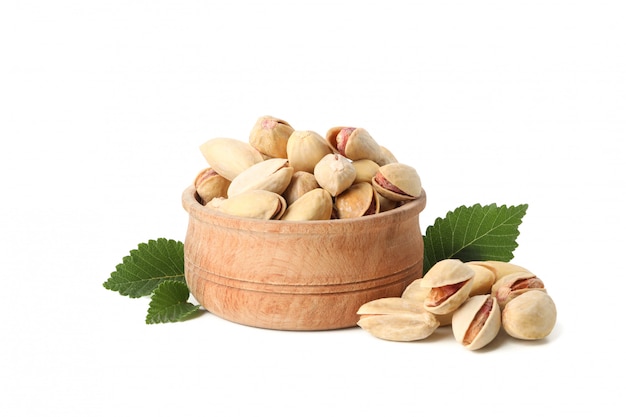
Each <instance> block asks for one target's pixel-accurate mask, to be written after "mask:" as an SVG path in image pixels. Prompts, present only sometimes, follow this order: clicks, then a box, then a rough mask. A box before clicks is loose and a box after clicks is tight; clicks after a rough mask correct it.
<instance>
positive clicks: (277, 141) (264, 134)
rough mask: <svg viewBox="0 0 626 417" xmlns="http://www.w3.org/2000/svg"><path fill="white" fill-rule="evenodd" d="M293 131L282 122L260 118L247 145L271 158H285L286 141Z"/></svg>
mask: <svg viewBox="0 0 626 417" xmlns="http://www.w3.org/2000/svg"><path fill="white" fill-rule="evenodd" d="M293 131H294V129H293V127H291V125H290V124H289V123H287V122H286V121H284V120H281V119H278V118H276V117H272V116H262V117H259V118H258V119H257V121H256V123H255V124H254V126H253V127H252V131H251V132H250V138H249V143H250V145H252V147H254V148H255V149H256V150H258V151H259V152H261V153H262V154H264V155H267V156H269V157H271V158H287V140H288V139H289V136H291V134H292V133H293Z"/></svg>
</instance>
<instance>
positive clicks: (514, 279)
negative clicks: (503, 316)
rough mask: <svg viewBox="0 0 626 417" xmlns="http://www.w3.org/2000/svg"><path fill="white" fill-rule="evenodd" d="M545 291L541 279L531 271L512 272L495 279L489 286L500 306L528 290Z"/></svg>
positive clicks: (502, 306)
mask: <svg viewBox="0 0 626 417" xmlns="http://www.w3.org/2000/svg"><path fill="white" fill-rule="evenodd" d="M530 290H539V291H545V290H546V289H545V286H544V285H543V281H541V280H540V279H539V278H537V276H535V274H533V273H532V272H513V273H511V274H508V275H505V276H504V277H502V278H501V279H499V280H497V281H496V282H495V283H494V284H493V286H492V287H491V294H492V295H493V296H494V297H496V300H498V304H499V305H500V308H504V306H505V305H506V304H507V303H508V302H509V301H511V300H512V299H514V298H515V297H517V296H519V295H521V294H523V293H525V292H527V291H530Z"/></svg>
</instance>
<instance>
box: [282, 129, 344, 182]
mask: <svg viewBox="0 0 626 417" xmlns="http://www.w3.org/2000/svg"><path fill="white" fill-rule="evenodd" d="M332 153H333V150H332V149H331V147H330V146H328V144H327V143H326V141H325V140H324V138H323V137H322V136H320V135H319V134H318V133H315V132H313V131H310V130H296V131H294V132H293V133H292V134H291V136H290V137H289V140H288V141H287V158H288V159H289V165H291V166H292V167H293V169H294V170H295V171H306V172H310V173H313V170H314V169H315V165H317V163H318V162H319V161H320V160H321V159H322V158H323V157H324V156H325V155H328V154H332Z"/></svg>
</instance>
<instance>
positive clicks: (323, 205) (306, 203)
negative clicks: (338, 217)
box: [281, 188, 333, 221]
mask: <svg viewBox="0 0 626 417" xmlns="http://www.w3.org/2000/svg"><path fill="white" fill-rule="evenodd" d="M332 210H333V199H332V197H331V196H330V193H329V192H328V191H326V190H325V189H323V188H315V189H313V190H311V191H309V192H307V193H305V194H303V195H302V196H301V197H300V198H298V199H297V200H296V201H294V202H293V203H291V204H290V205H288V206H287V209H286V210H285V212H284V213H283V215H282V217H281V220H286V221H309V220H330V216H331V214H332Z"/></svg>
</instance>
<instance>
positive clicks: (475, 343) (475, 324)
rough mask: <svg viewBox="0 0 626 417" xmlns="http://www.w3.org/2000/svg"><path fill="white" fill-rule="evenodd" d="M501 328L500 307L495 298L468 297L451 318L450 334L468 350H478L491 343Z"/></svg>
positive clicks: (486, 296)
mask: <svg viewBox="0 0 626 417" xmlns="http://www.w3.org/2000/svg"><path fill="white" fill-rule="evenodd" d="M500 326H501V313H500V307H499V306H498V302H497V301H496V299H495V297H492V296H491V295H489V294H481V295H475V296H472V297H470V298H469V299H468V300H467V301H465V303H463V305H461V307H459V309H458V310H456V311H455V312H454V314H453V316H452V333H453V334H454V338H455V339H456V341H457V342H459V343H461V344H462V345H463V346H464V347H466V348H467V349H469V350H478V349H481V348H483V347H485V346H486V345H488V344H489V343H491V341H493V339H495V338H496V336H497V335H498V332H499V331H500Z"/></svg>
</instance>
